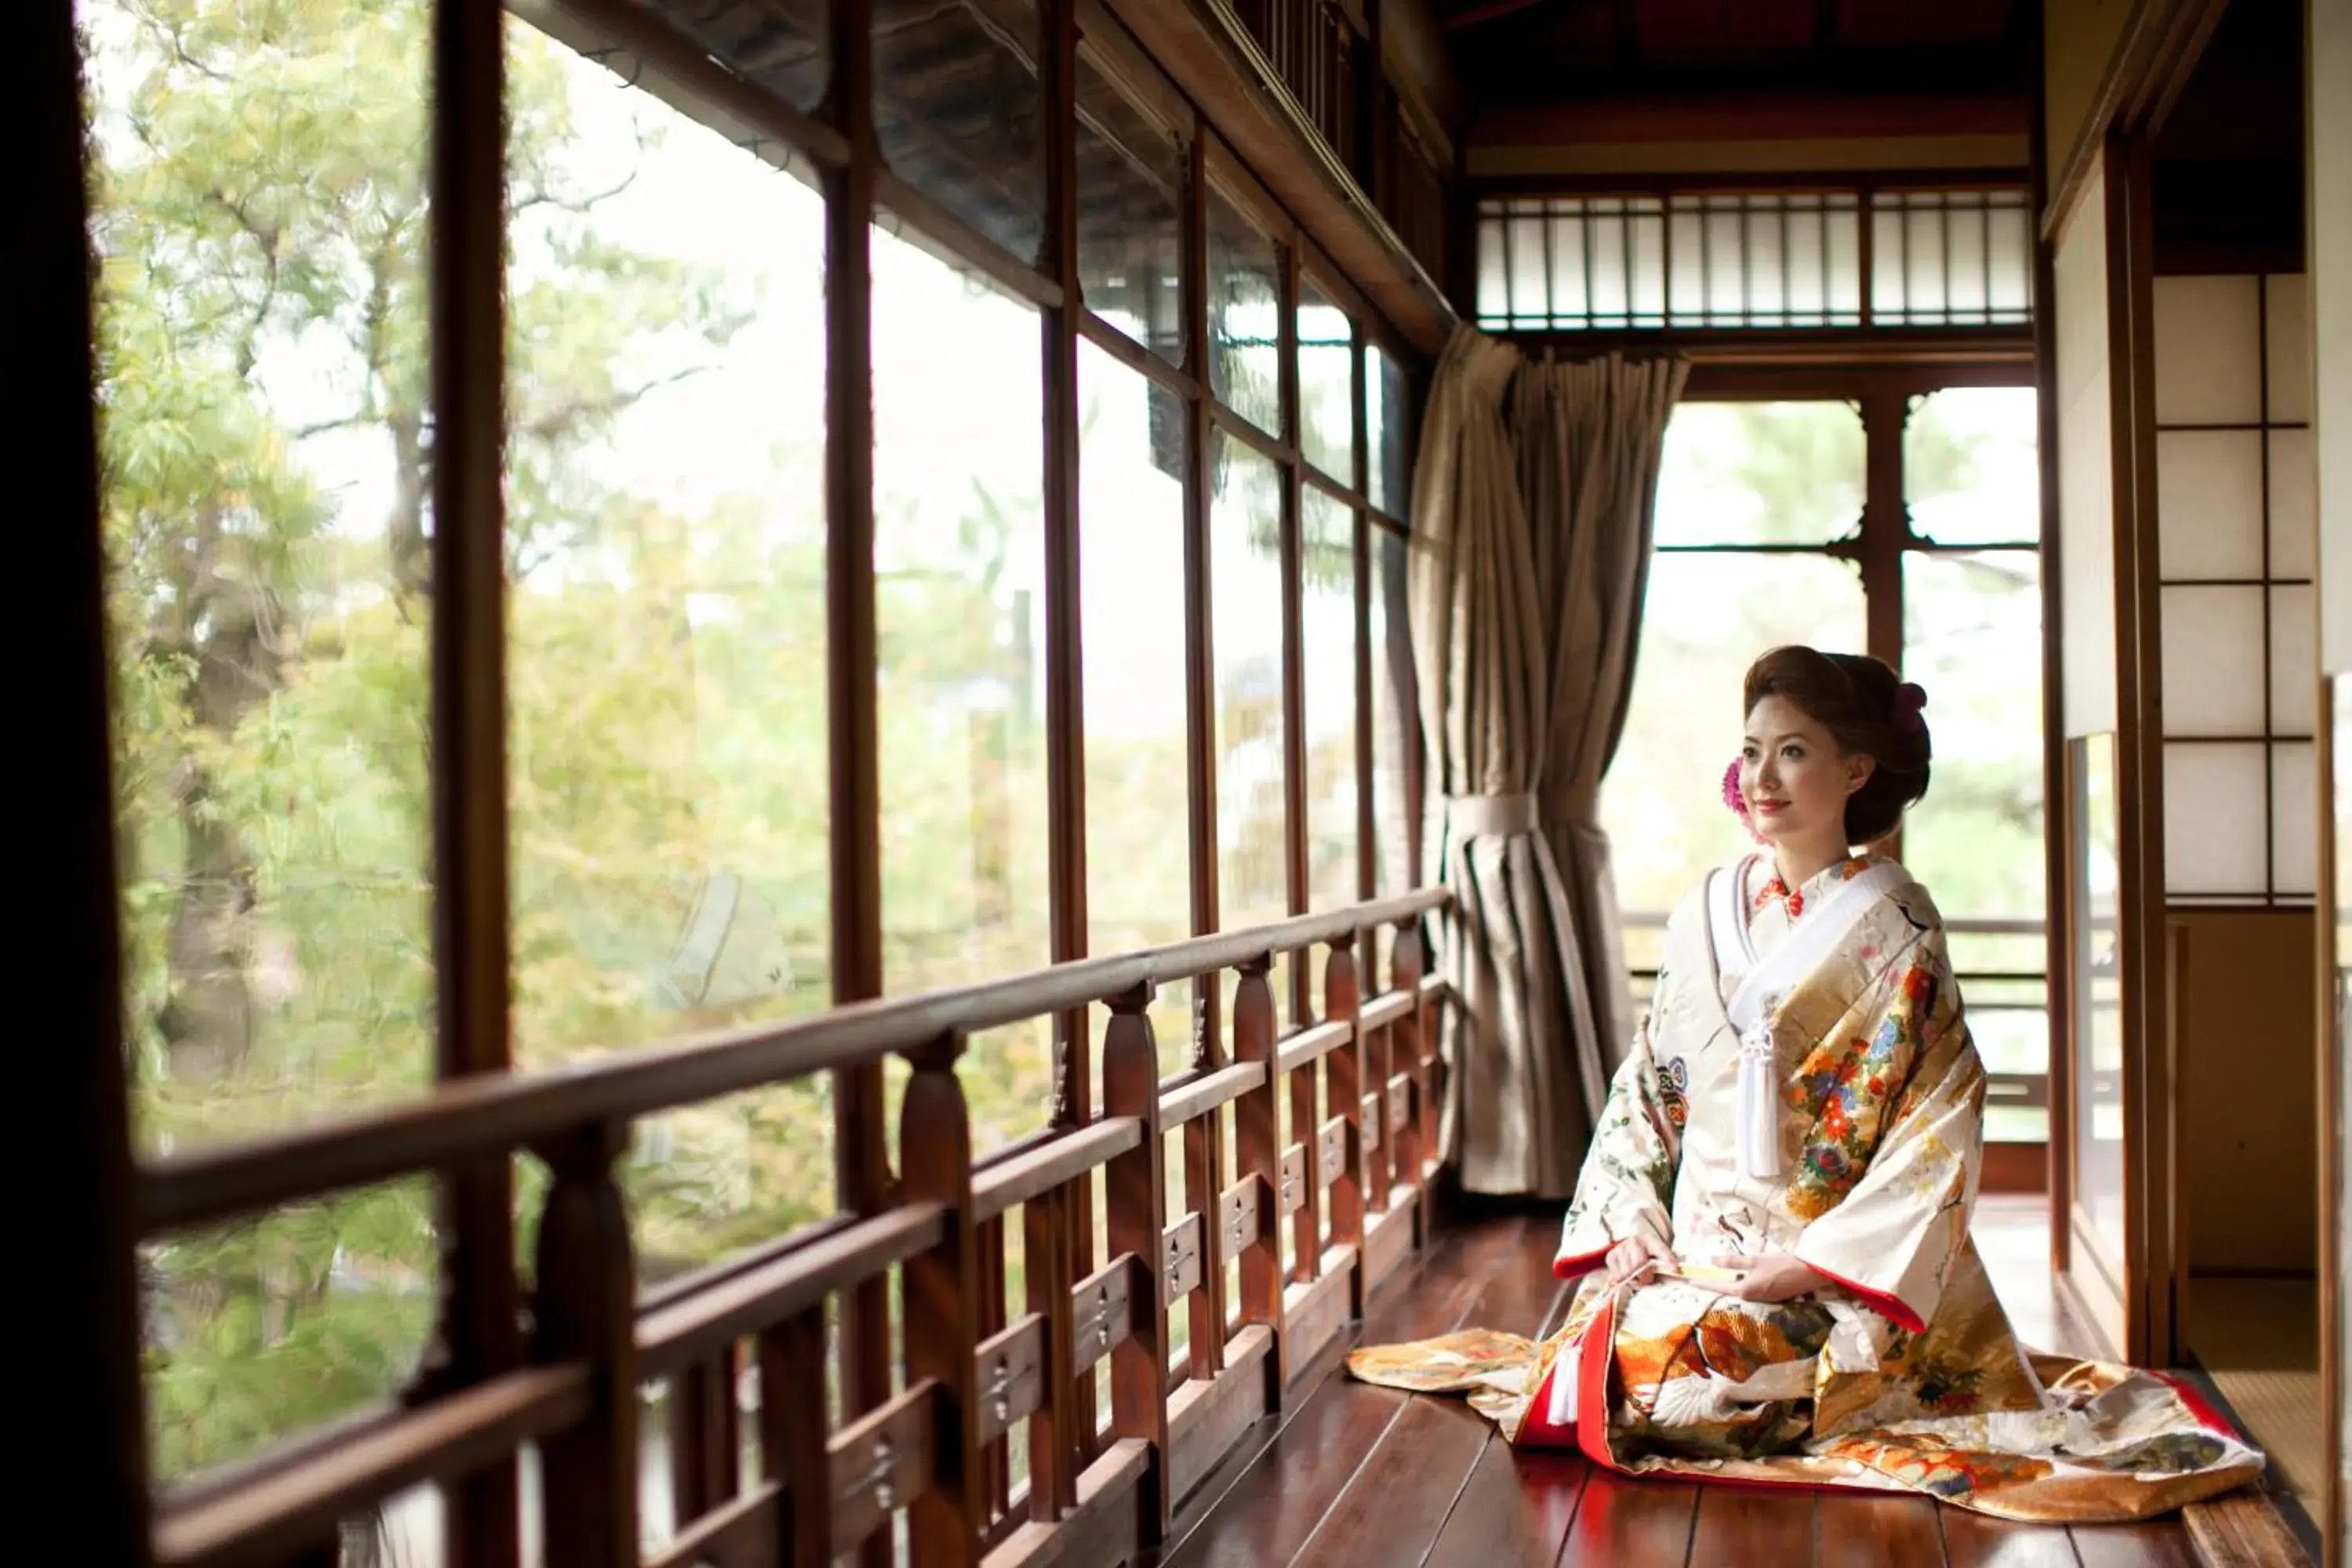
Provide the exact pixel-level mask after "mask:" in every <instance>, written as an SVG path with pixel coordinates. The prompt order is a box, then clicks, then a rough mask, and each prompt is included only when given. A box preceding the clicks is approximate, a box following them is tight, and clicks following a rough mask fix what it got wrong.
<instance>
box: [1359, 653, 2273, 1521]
mask: <svg viewBox="0 0 2352 1568" xmlns="http://www.w3.org/2000/svg"><path fill="white" fill-rule="evenodd" d="M1926 701H1927V699H1926V694H1925V693H1924V692H1922V691H1921V690H1920V689H1919V688H1918V687H1916V686H1912V685H1908V684H1898V683H1897V681H1896V679H1895V675H1894V673H1893V672H1892V671H1891V670H1889V669H1888V668H1886V667H1885V665H1883V664H1880V663H1879V662H1877V661H1876V660H1874V659H1870V658H1858V657H1854V656H1852V655H1844V654H1822V653H1818V652H1815V651H1814V650H1813V649H1811V648H1804V647H1783V648H1776V649H1774V650H1773V651H1771V652H1769V653H1768V654H1766V655H1765V656H1764V657H1763V658H1760V659H1759V660H1757V662H1756V664H1755V665H1754V666H1753V667H1752V668H1750V669H1749V670H1748V679H1747V682H1746V691H1745V703H1744V707H1743V711H1744V712H1745V714H1746V715H1747V734H1746V737H1745V739H1744V740H1743V742H1741V746H1740V753H1739V757H1738V761H1737V762H1736V763H1734V764H1733V765H1732V767H1731V769H1730V770H1729V771H1728V772H1727V773H1726V775H1725V780H1724V790H1725V800H1726V804H1727V805H1729V806H1730V807H1731V809H1732V810H1733V811H1735V812H1736V813H1737V814H1738V816H1740V817H1741V818H1742V819H1743V821H1744V822H1745V823H1746V824H1747V825H1748V828H1749V830H1750V832H1751V833H1752V835H1753V836H1754V837H1755V838H1756V839H1757V841H1758V843H1759V846H1760V848H1761V852H1760V853H1758V854H1752V855H1749V856H1747V857H1745V858H1742V859H1740V860H1739V861H1738V862H1737V863H1736V864H1733V865H1730V866H1726V867H1722V868H1718V869H1717V870H1716V871H1714V872H1712V873H1710V874H1709V875H1708V876H1707V878H1706V880H1705V882H1704V883H1702V884H1701V885H1700V886H1699V887H1698V888H1696V889H1693V890H1692V891H1691V893H1690V895H1689V896H1688V897H1686V898H1685V900H1683V902H1682V905H1681V907H1680V908H1678V909H1677V910H1675V913H1674V915H1673V917H1672V919H1671V920H1670V921H1669V922H1668V924H1667V928H1666V944H1665V957H1664V965H1663V968H1662V971H1661V973H1660V974H1659V976H1658V982H1657V989H1656V993H1655V994H1654V998H1653V1000H1652V1003H1651V1007H1650V1014H1649V1016H1648V1018H1647V1019H1646V1020H1645V1022H1644V1023H1643V1026H1642V1028H1641V1030H1640V1032H1639V1033H1638V1035H1637V1036H1636V1037H1635V1039H1634V1041H1633V1049H1632V1053H1631V1054H1630V1055H1629V1056H1628V1057H1627V1058H1626V1059H1625V1062H1624V1065H1623V1066H1622V1068H1620V1069H1619V1070H1618V1072H1617V1074H1616V1077H1615V1079H1614V1080H1613V1082H1612V1086H1611V1089H1610V1094H1609V1100H1608V1104H1607V1106H1606V1107H1605V1108H1604V1110H1603V1111H1602V1113H1601V1121H1600V1124H1599V1127H1598V1129H1597V1130H1596V1131H1595V1133H1594V1135H1593V1140H1592V1144H1591V1149H1590V1150H1589V1151H1588V1152H1587V1153H1586V1156H1585V1161H1584V1168H1583V1171H1582V1173H1581V1175H1580V1178H1579V1180H1578V1183H1577V1189H1576V1196H1575V1200H1574V1202H1573V1203H1572V1204H1571V1205H1570V1207H1569V1211H1568V1218H1567V1221H1566V1223H1565V1225H1564V1226H1562V1227H1561V1232H1560V1244H1559V1257H1558V1258H1557V1260H1556V1262H1555V1263H1554V1266H1553V1267H1554V1270H1555V1272H1557V1273H1558V1274H1559V1277H1560V1278H1561V1279H1574V1280H1577V1281H1578V1282H1579V1283H1578V1288H1577V1290H1576V1292H1575V1294H1574V1297H1573V1299H1572V1301H1571V1303H1570V1309H1569V1312H1568V1316H1567V1319H1566V1321H1565V1322H1564V1324H1563V1325H1562V1327H1561V1328H1560V1329H1559V1331H1557V1332H1556V1333H1553V1334H1552V1335H1550V1336H1549V1338H1547V1339H1545V1340H1544V1341H1542V1342H1540V1343H1533V1344H1531V1343H1529V1342H1528V1341H1526V1340H1523V1339H1518V1338H1517V1337H1515V1336H1511V1335H1507V1334H1498V1333H1493V1332H1489V1331H1483V1330H1482V1331H1471V1332H1468V1333H1463V1334H1454V1335H1449V1336H1447V1337H1445V1338H1444V1339H1439V1340H1431V1341H1423V1342H1419V1343H1416V1344H1409V1345H1392V1346H1382V1347H1375V1348H1370V1349H1365V1350H1360V1351H1358V1352H1356V1353H1355V1354H1354V1355H1352V1356H1350V1357H1349V1371H1351V1372H1352V1373H1354V1374H1355V1375H1356V1376H1358V1377H1360V1378H1363V1379H1365V1380H1367V1381H1370V1382H1374V1383H1381V1384H1389V1385H1391V1386H1393V1387H1401V1388H1408V1389H1416V1390H1423V1391H1429V1392H1467V1393H1468V1394H1470V1395H1471V1399H1472V1403H1473V1404H1475V1405H1477V1406H1478V1407H1479V1408H1480V1409H1482V1410H1484V1411H1485V1412H1486V1413H1487V1414H1488V1415H1491V1416H1492V1417H1493V1418H1494V1419H1495V1420H1496V1422H1497V1423H1498V1424H1500V1426H1502V1428H1503V1430H1504V1433H1505V1435H1506V1436H1508V1437H1509V1438H1510V1440H1511V1441H1513V1442H1515V1443H1517V1444H1520V1445H1523V1446H1528V1447H1576V1448H1580V1449H1581V1450H1582V1451H1583V1453H1584V1454H1585V1455H1586V1456H1587V1457H1588V1458H1591V1460H1592V1461H1593V1462H1595V1463H1598V1464H1601V1465H1604V1466H1606V1467H1608V1468H1612V1469H1617V1470H1624V1471H1632V1472H1637V1473H1655V1472H1672V1473H1678V1474H1685V1475H1696V1476H1713V1477H1719V1478H1722V1479H1737V1480H1746V1481H1783V1482H1793V1483H1798V1484H1807V1485H1827V1486H1844V1487H1861V1488H1878V1489H1911V1490H1917V1491H1923V1492H1927V1493H1928V1494H1930V1495H1933V1496H1936V1497H1940V1498H1944V1499H1947V1500H1950V1501H1953V1502H1957V1503H1961V1504H1965V1505H1967V1506H1969V1507H1971V1508H1975V1509H1979V1510H1982V1511H1985V1512H1988V1513H1995V1514H2002V1515H2007V1516H2010V1517H2012V1518H2018V1519H2029V1520H2052V1521H2059V1520H2063V1521H2090V1520H2102V1519H2126V1518H2135V1517H2139V1516H2144V1515H2147V1514H2151V1513H2157V1512H2161V1511H2163V1510H2168V1509H2172V1508H2177V1507H2179V1505H2181V1504H2182V1503H2185V1502H2190V1501H2194V1500H2198V1499H2200V1498H2203V1497H2207V1496H2210V1495H2211V1494H2213V1493H2215V1492H2219V1491H2222V1490H2225V1489H2229V1488H2231V1487H2233V1486H2236V1485H2238V1484H2239V1483H2241V1482H2242V1481H2245V1480H2247V1479H2252V1478H2253V1477H2255V1476H2257V1475H2259V1474H2260V1473H2261V1470H2262V1468H2263V1456H2262V1455H2261V1454H2260V1453H2259V1452H2257V1451H2256V1450H2254V1449H2253V1448H2252V1447H2249V1446H2248V1445H2247V1444H2246V1443H2245V1442H2244V1441H2243V1440H2242V1438H2241V1437H2239V1436H2237V1435H2236V1434H2235V1433H2234V1432H2232V1431H2231V1429H2230V1427H2229V1426H2227V1425H2226V1424H2225V1423H2223V1422H2222V1421H2221V1419H2220V1418H2219V1417H2218V1416H2216V1415H2214V1413H2213V1412H2212V1411H2211V1410H2210V1408H2209V1407H2207V1406H2206V1405H2204V1404H2203V1402H2202V1401H2200V1399H2198V1398H2197V1396H2196V1395H2195V1394H2194V1393H2193V1392H2192V1391H2190V1390H2189V1389H2187V1388H2186V1387H2183V1386H2180V1385H2177V1384H2173V1383H2171V1382H2169V1381H2168V1380H2167V1379H2165V1378H2163V1377H2161V1376H2159V1375H2157V1374H2152V1373H2143V1372H2137V1371H2134V1370H2132V1369H2131V1368H2128V1367H2121V1366H2114V1365H2108V1364H2105V1363H2094V1362H2083V1361H2075V1360H2071V1359H2068V1358H2064V1357H2058V1356H2051V1355H2043V1354H2040V1353H2037V1352H2031V1351H2027V1350H2024V1349H2021V1347H2020V1346H2019V1344H2018V1342H2017V1341H2016V1339H2015V1337H2014V1336H2013V1335H2012V1334H2011V1331H2010V1327H2009V1321H2008V1319H2007V1317H2006V1316H2005V1314H2004V1313H2003V1312H2002V1310H2001V1307H2000V1302H1999V1301H1998V1300H1996V1299H1995V1298H1994V1295H1993V1292H1992V1289H1991V1286H1990V1283H1989V1282H1988V1280H1987V1279H1986V1277H1985V1271H1984V1267H1983V1265H1982V1264H1981V1263H1980V1262H1979V1260H1978V1258H1977V1254H1976V1249H1975V1247H1974V1246H1973V1244H1972V1243H1971V1242H1970V1240H1969V1215H1970V1211H1971V1210H1972V1209H1973V1207H1974V1206H1975V1202H1976V1194H1977V1176H1978V1171H1979V1165H1980V1163H1981V1162H1982V1158H1983V1152H1984V1135H1983V1127H1982V1118H1983V1110H1984V1094H1985V1076H1984V1067H1983V1064H1982V1063H1981V1062H1980V1061H1979V1059H1978V1058H1977V1053H1976V1048H1975V1047H1974V1046H1973V1045H1971V1044H1970V1042H1969V1032H1968V1028H1967V1026H1966V1025H1965V1024H1964V1023H1963V1021H1962V1017H1961V1005H1960V996H1959V992H1958V988H1957V987H1956V986H1955V985H1954V984H1953V982H1952V973H1951V965H1950V961H1949V959H1948V957H1947V955H1946V952H1945V945H1944V928H1943V921H1942V919H1941V917H1940V916H1938V915H1937V912H1936V906H1935V904H1934V903H1933V902H1932V901H1931V900H1929V898H1928V896H1927V889H1924V888H1922V887H1920V886H1919V884H1918V883H1916V881H1914V880H1912V879H1911V878H1910V877H1909V876H1908V875H1907V874H1906V872H1905V871H1904V869H1903V868H1902V867H1901V866H1900V865H1898V864H1897V863H1896V862H1895V861H1894V860H1892V859H1890V858H1885V857H1884V856H1879V855H1874V854H1870V853H1867V852H1864V853H1862V854H1859V855H1857V854H1855V853H1853V847H1854V846H1858V845H1860V846H1867V845H1871V844H1874V843H1877V842H1879V841H1881V840H1883V839H1885V838H1886V837H1889V836H1890V835H1891V834H1893V832H1894V831H1895V826H1896V824H1897V822H1898V821H1899V819H1900V817H1901V816H1902V813H1903V811H1904V809H1905V808H1906V806H1908V805H1910V804H1911V803H1912V802H1914V801H1916V800H1917V799H1919V798H1920V797H1921V796H1922V795H1925V794H1926V793H1927V775H1928V759H1929V753H1930V746H1929V742H1928V734H1927V723H1926V721H1925V718H1924V716H1923V713H1922V711H1921V710H1922V709H1923V708H1924V707H1925V706H1926Z"/></svg>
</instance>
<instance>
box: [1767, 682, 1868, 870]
mask: <svg viewBox="0 0 2352 1568" xmlns="http://www.w3.org/2000/svg"><path fill="white" fill-rule="evenodd" d="M1873 765H1874V764H1873V763H1872V762H1871V759H1870V758H1869V757H1868V756H1866V755H1864V756H1851V757H1850V756H1847V755H1846V754H1845V753H1844V752H1842V751H1840V750H1839V749H1838V743H1837V742H1836V741H1835V740H1834V739H1833V738H1832V736H1831V734H1830V732H1829V731H1827V730H1826V729H1823V728H1822V726H1821V725H1820V724H1819V723H1817V722H1815V721H1813V720H1812V719H1811V717H1809V716H1808V715H1807V714H1806V712H1805V710H1803V709H1801V708H1800V707H1798V706H1797V705H1796V704H1795V703H1793V702H1791V701H1790V700H1788V699H1787V698H1785V697H1780V696H1777V695H1776V696H1771V697H1767V698H1765V699H1764V700H1762V701H1760V702H1759V703H1757V704H1756V706H1755V708H1754V709H1753V710H1750V711H1749V713H1748V737H1747V739H1746V740H1745V741H1744V742H1742V743H1741V745H1740V748H1739V792H1740V794H1741V795H1743V796H1745V797H1746V799H1747V801H1748V820H1749V821H1751V822H1753V823H1754V824H1755V825H1756V831H1757V833H1758V834H1759V836H1760V837H1763V838H1764V839H1766V840H1767V841H1768V842H1770V843H1773V844H1790V843H1795V844H1803V843H1808V842H1811V841H1814V840H1820V841H1822V842H1823V843H1827V842H1828V841H1830V840H1832V839H1834V840H1835V841H1836V842H1837V843H1838V844H1839V845H1841V846H1843V844H1844V843H1845V802H1846V797H1847V796H1848V795H1852V794H1853V792H1854V791H1856V790H1858V789H1860V788H1861V787H1862V786H1863V783H1864V780H1866V779H1868V778H1869V777H1870V770H1871V768H1872V766H1873Z"/></svg>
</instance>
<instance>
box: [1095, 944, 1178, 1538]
mask: <svg viewBox="0 0 2352 1568" xmlns="http://www.w3.org/2000/svg"><path fill="white" fill-rule="evenodd" d="M1151 997H1152V988H1151V987H1150V985H1139V986H1137V987H1136V988H1135V989H1134V990H1133V991H1130V992H1129V993H1127V994H1125V995H1123V996H1119V997H1117V998H1115V999H1114V1000H1113V1001H1112V1003H1111V1005H1110V1007H1111V1016H1110V1024H1109V1026H1108V1028H1106V1029H1105V1030H1104V1031H1103V1113H1104V1114H1105V1115H1107V1116H1132V1117H1135V1118H1136V1119H1138V1120H1139V1121H1141V1122H1142V1123H1143V1141H1142V1142H1140V1143H1139V1144H1137V1145H1136V1147H1135V1148H1133V1149H1131V1150H1129V1151H1128V1152H1126V1153H1124V1154H1121V1155H1119V1156H1118V1157H1117V1158H1116V1159H1114V1160H1112V1161H1111V1163H1109V1165H1108V1166H1107V1167H1106V1168H1105V1176H1106V1196H1107V1197H1108V1203H1109V1209H1108V1222H1109V1242H1110V1255H1111V1257H1112V1258H1117V1257H1118V1256H1119V1255H1120V1254H1121V1253H1132V1254H1134V1256H1135V1262H1134V1264H1133V1265H1132V1268H1134V1270H1135V1271H1136V1278H1135V1286H1134V1289H1133V1292H1132V1304H1131V1306H1130V1308H1129V1314H1130V1323H1131V1329H1130V1331H1129V1335H1128V1338H1127V1339H1126V1340H1125V1341H1124V1342H1121V1343H1120V1344H1119V1345H1118V1346H1117V1347H1116V1348H1114V1349H1113V1350H1112V1351H1111V1353H1110V1358H1111V1359H1110V1367H1111V1433H1112V1435H1113V1436H1118V1437H1139V1438H1141V1439H1143V1440H1144V1441H1145V1442H1147V1443H1149V1444H1150V1446H1151V1456H1152V1458H1151V1465H1152V1468H1151V1473H1150V1476H1149V1478H1148V1479H1146V1480H1145V1482H1144V1485H1145V1487H1146V1489H1147V1490H1146V1500H1145V1502H1144V1505H1143V1519H1144V1521H1145V1530H1146V1533H1147V1534H1148V1536H1149V1537H1150V1539H1151V1540H1154V1541H1157V1540H1158V1539H1159V1538H1160V1536H1161V1535H1162V1534H1163V1533H1165V1531H1166V1530H1167V1527H1168V1513H1169V1505H1170V1503H1171V1498H1170V1497H1169V1496H1168V1481H1169V1476H1168V1291H1167V1271H1166V1267H1165V1264H1166V1259H1165V1258H1164V1257H1163V1256H1162V1253H1161V1250H1160V1236H1161V1231H1162V1228H1163V1226H1165V1224H1166V1215H1167V1212H1168V1211H1167V1198H1166V1196H1165V1194H1164V1193H1163V1191H1162V1188H1163V1185H1164V1183H1165V1174H1164V1173H1165V1170H1166V1161H1167V1149H1166V1145H1165V1144H1164V1143H1163V1142H1161V1140H1160V1058H1159V1052H1158V1050H1157V1049H1156V1048H1155V1047H1154V1046H1153V1044H1152V1039H1151V1018H1150V1015H1149V1014H1148V1013H1147V1012H1146V1011H1145V1009H1146V1008H1148V1007H1149V1006H1150V1005H1151Z"/></svg>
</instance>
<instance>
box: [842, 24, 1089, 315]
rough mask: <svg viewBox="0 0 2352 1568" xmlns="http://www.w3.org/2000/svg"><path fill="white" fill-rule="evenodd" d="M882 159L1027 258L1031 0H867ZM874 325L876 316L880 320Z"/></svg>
mask: <svg viewBox="0 0 2352 1568" xmlns="http://www.w3.org/2000/svg"><path fill="white" fill-rule="evenodd" d="M873 9H874V135H875V140H876V142H877V143H878V144H879V145H880V147H881V150H882V157H883V160H884V161H885V162H886V163H888V164H889V165H890V168H891V171H892V172H893V173H894V174H897V175H898V177H899V178H900V179H902V180H904V181H906V182H907V183H908V184H910V185H912V186H914V187H915V188H916V189H917V190H919V191H921V192H922V193H923V194H924V195H928V196H929V197H931V198H932V199H933V200H934V201H937V202H938V203H939V204H940V205H941V206H943V207H945V208H946V209H947V210H948V211H949V212H950V213H953V214H954V215H955V216H957V217H960V218H961V219H962V220H963V221H964V222H966V223H968V224H970V225H971V226H972V227H973V228H974V229H976V230H977V231H979V232H980V233H981V234H982V235H984V236H985V237H988V238H990V239H992V240H994V241H995V242H996V243H997V244H999V245H1001V246H1003V247H1004V248H1005V249H1006V250H1007V251H1010V252H1011V253H1012V254H1013V256H1014V257H1016V258H1019V259H1021V260H1023V261H1029V262H1034V261H1035V260H1036V259H1037V258H1038V257H1039V255H1040V253H1041V248H1042V244H1043V240H1044V237H1045V128H1046V118H1047V117H1046V113H1045V94H1044V89H1043V88H1042V87H1041V86H1040V85H1039V82H1038V79H1037V60H1038V52H1039V47H1040V41H1041V30H1040V28H1039V26H1038V18H1037V4H1036V0H954V3H953V4H948V5H942V4H940V3H939V0H874V7H873ZM878 319H879V312H878V311H877V320H878Z"/></svg>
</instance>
